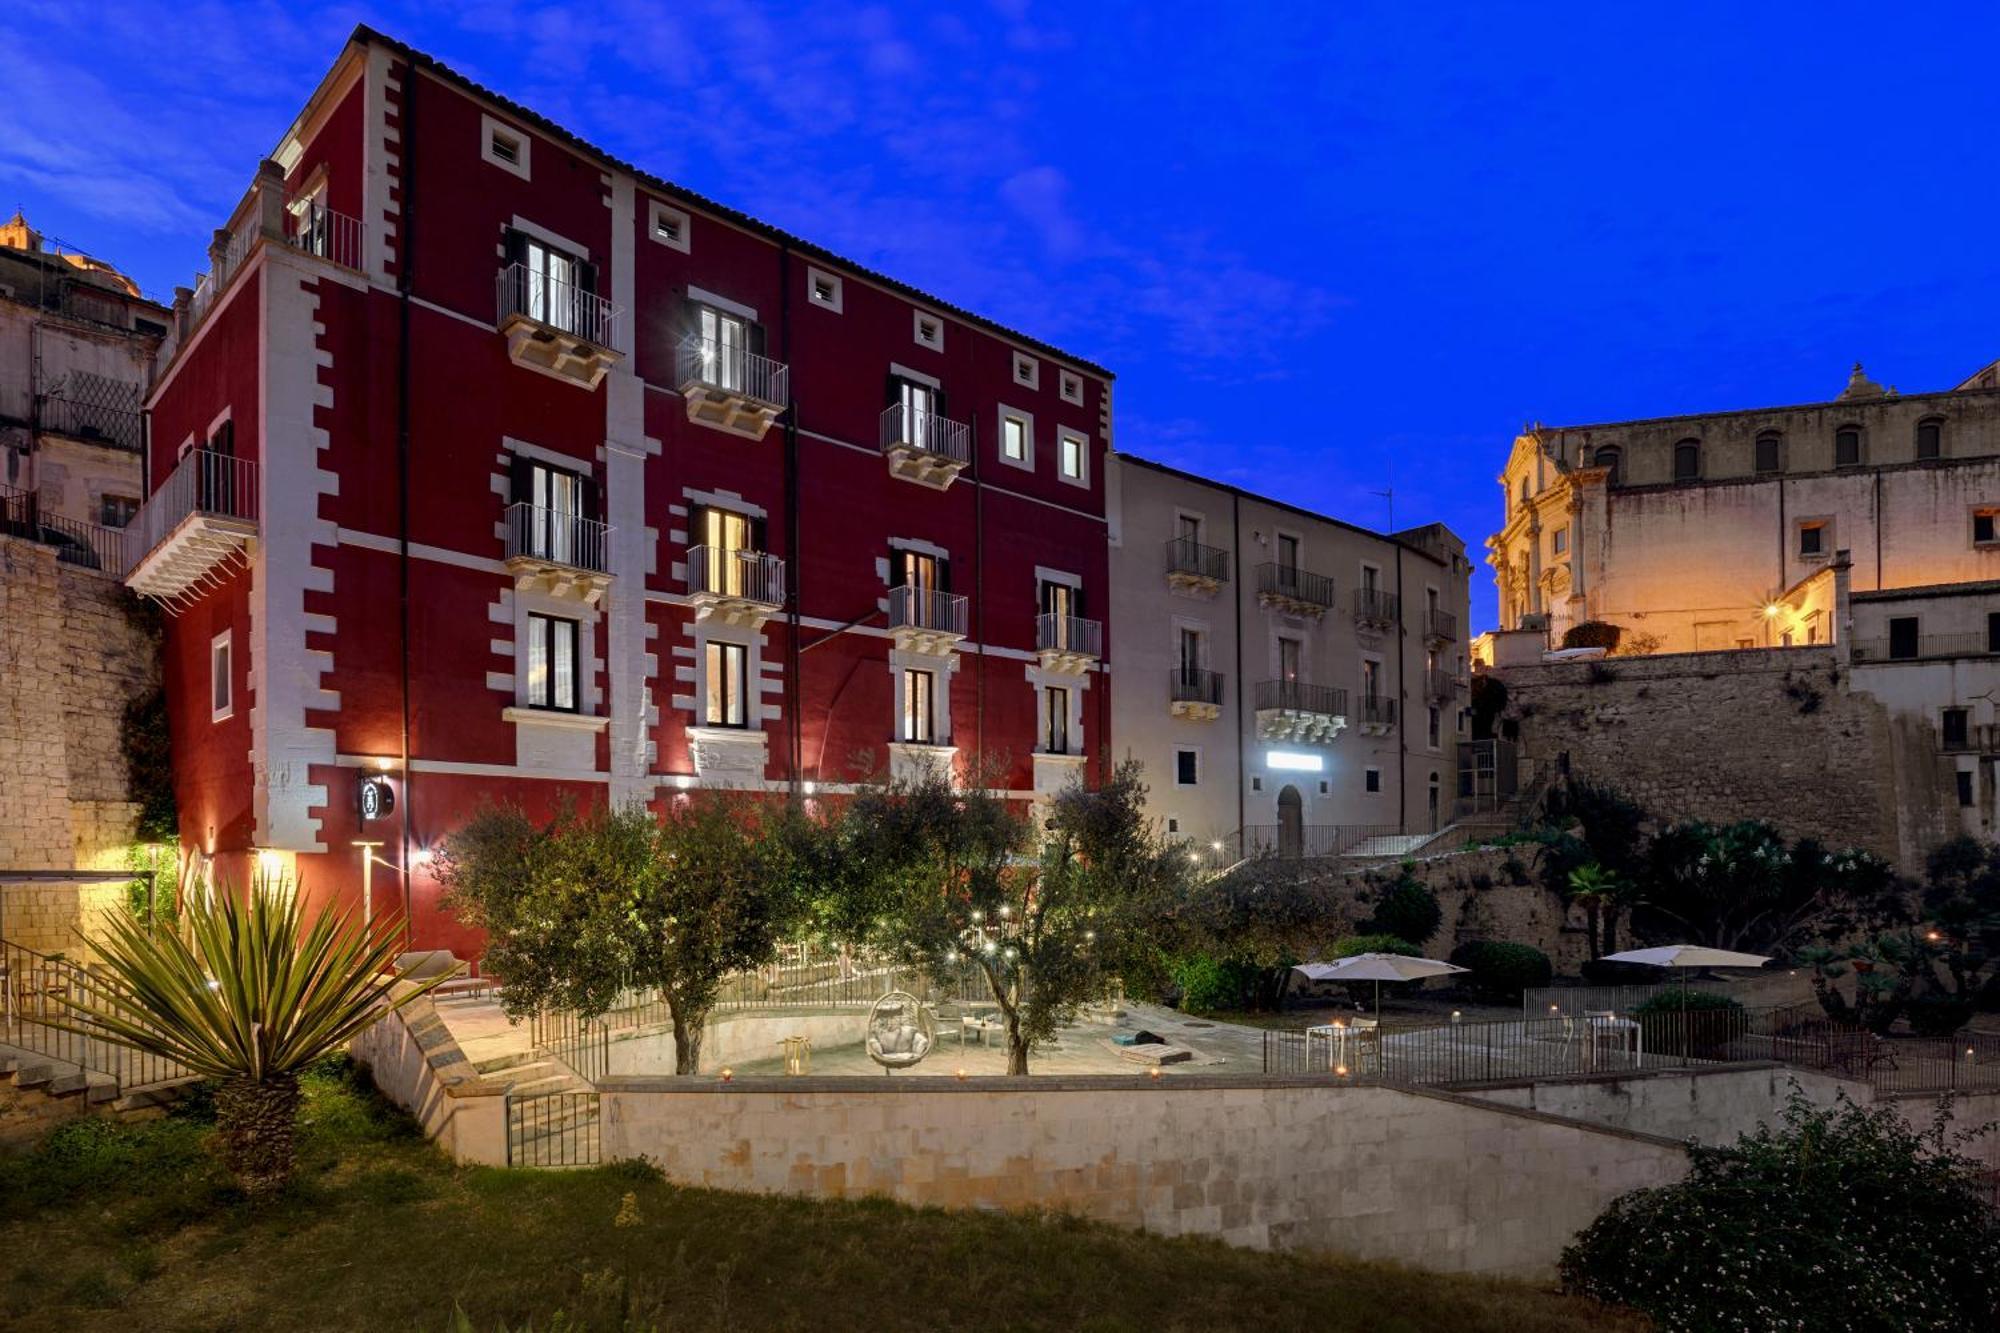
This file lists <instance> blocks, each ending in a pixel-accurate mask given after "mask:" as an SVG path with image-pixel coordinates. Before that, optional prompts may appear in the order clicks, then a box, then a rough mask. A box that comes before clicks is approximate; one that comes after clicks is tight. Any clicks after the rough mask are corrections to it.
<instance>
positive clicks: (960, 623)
mask: <svg viewBox="0 0 2000 1333" xmlns="http://www.w3.org/2000/svg"><path fill="white" fill-rule="evenodd" d="M966 623H967V603H966V600H965V598H964V596H962V595H961V594H958V593H950V592H938V591H936V590H934V589H931V588H912V587H901V588H891V589H889V633H890V634H891V635H892V636H893V637H894V638H895V640H896V646H897V647H898V648H900V649H902V650H903V651H904V652H906V653H922V654H924V655H926V656H930V657H942V656H944V655H945V654H947V653H950V652H952V651H953V650H954V649H956V648H957V647H958V643H959V640H961V639H963V638H964V637H965V627H966Z"/></svg>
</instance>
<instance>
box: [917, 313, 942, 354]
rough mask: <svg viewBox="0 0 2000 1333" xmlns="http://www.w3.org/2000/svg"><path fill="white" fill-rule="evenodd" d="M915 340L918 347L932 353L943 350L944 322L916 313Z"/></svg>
mask: <svg viewBox="0 0 2000 1333" xmlns="http://www.w3.org/2000/svg"><path fill="white" fill-rule="evenodd" d="M915 328H916V339H917V345H918V346H919V347H928V348H930V349H931V350H932V351H933V352H942V351H943V350H944V321H943V320H941V319H939V318H938V317H937V316H936V315H927V314H925V313H924V312H923V311H921V310H919V311H917V313H916V325H915Z"/></svg>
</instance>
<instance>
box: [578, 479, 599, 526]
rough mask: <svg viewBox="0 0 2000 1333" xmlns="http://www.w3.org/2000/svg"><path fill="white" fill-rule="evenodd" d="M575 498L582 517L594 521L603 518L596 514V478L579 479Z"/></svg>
mask: <svg viewBox="0 0 2000 1333" xmlns="http://www.w3.org/2000/svg"><path fill="white" fill-rule="evenodd" d="M576 498H577V503H578V504H579V505H581V506H582V508H583V516H584V517H585V518H588V519H593V520H595V519H601V518H602V517H603V516H602V515H601V514H599V513H598V512H597V478H595V477H582V478H579V479H578V482H577V496H576Z"/></svg>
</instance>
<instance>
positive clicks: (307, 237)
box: [285, 199, 366, 273]
mask: <svg viewBox="0 0 2000 1333" xmlns="http://www.w3.org/2000/svg"><path fill="white" fill-rule="evenodd" d="M285 213H286V216H287V218H288V219H289V220H288V221H287V222H286V224H285V244H287V245H289V246H291V247H292V248H293V249H294V250H301V251H304V252H305V253H306V254H309V255H317V256H318V257H319V258H321V259H324V260H327V261H328V262H329V263H334V264H338V265H339V266H340V267H342V268H346V269H353V270H354V271H355V272H357V273H359V272H361V271H362V268H361V266H362V255H363V253H364V252H363V249H362V242H363V240H364V239H365V236H366V231H365V230H364V228H363V227H362V224H361V219H360V218H357V217H349V216H348V215H347V214H345V213H336V212H334V211H333V210H332V209H330V208H328V207H327V206H326V205H325V204H323V203H321V202H320V201H319V200H318V199H298V200H294V201H293V202H292V203H290V204H288V205H287V206H286V209H285Z"/></svg>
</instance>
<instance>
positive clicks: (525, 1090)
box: [507, 1069, 596, 1098]
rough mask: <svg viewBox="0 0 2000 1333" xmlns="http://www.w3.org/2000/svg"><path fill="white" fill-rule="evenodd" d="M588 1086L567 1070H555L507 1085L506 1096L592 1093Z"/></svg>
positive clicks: (592, 1090)
mask: <svg viewBox="0 0 2000 1333" xmlns="http://www.w3.org/2000/svg"><path fill="white" fill-rule="evenodd" d="M594 1091H596V1089H594V1088H592V1087H591V1086H590V1084H588V1083H586V1082H584V1081H583V1080H582V1079H580V1078H578V1077H577V1076H576V1075H575V1074H572V1073H570V1072H569V1071H568V1070H566V1069H563V1070H556V1071H554V1072H552V1073H548V1074H543V1075H541V1076H540V1077H539V1078H525V1079H521V1080H520V1081H518V1082H515V1083H510V1084H508V1085H507V1095H508V1096H510V1097H517V1098H528V1097H536V1096H541V1095H544V1094H546V1093H552V1092H594Z"/></svg>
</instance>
